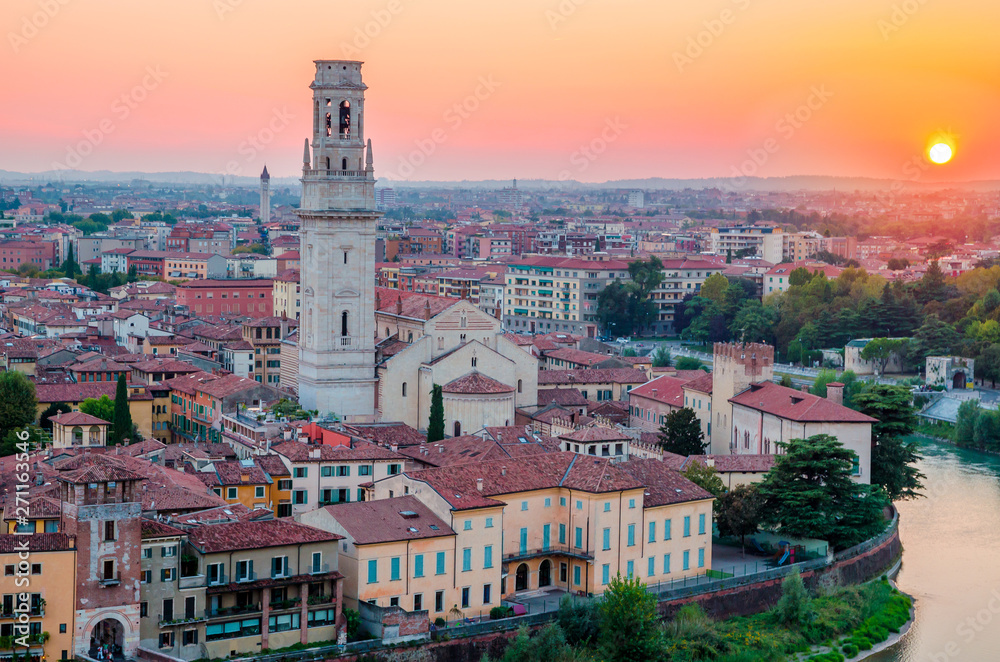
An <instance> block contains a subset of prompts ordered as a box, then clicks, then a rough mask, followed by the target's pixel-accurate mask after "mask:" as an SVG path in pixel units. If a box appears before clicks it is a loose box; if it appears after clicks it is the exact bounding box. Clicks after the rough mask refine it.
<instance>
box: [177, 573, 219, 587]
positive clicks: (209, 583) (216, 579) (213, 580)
mask: <svg viewBox="0 0 1000 662" xmlns="http://www.w3.org/2000/svg"><path fill="white" fill-rule="evenodd" d="M181 581H184V579H183V578H182V579H181ZM228 583H229V580H228V579H227V578H226V573H224V572H221V573H219V574H218V575H215V576H214V577H213V576H211V575H209V577H208V581H207V582H205V586H222V585H223V584H228ZM181 588H184V587H183V586H182V587H181Z"/></svg>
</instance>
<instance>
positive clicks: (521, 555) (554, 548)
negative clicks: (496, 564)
mask: <svg viewBox="0 0 1000 662" xmlns="http://www.w3.org/2000/svg"><path fill="white" fill-rule="evenodd" d="M552 555H561V556H569V557H572V558H575V559H583V560H585V561H593V560H594V555H593V553H591V552H589V551H587V550H586V549H580V548H579V547H573V546H571V545H548V546H542V547H536V548H527V547H524V548H521V549H520V550H518V551H516V552H507V553H505V554H504V555H503V560H504V561H505V562H506V561H524V560H526V559H533V558H537V557H539V556H552Z"/></svg>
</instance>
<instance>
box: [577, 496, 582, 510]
mask: <svg viewBox="0 0 1000 662" xmlns="http://www.w3.org/2000/svg"><path fill="white" fill-rule="evenodd" d="M576 509H577V510H583V501H580V500H579V499H577V502H576Z"/></svg>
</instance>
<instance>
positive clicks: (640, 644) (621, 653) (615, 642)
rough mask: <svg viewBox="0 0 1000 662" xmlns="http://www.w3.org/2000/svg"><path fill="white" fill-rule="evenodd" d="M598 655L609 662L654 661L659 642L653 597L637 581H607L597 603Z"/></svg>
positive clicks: (661, 643)
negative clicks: (599, 652)
mask: <svg viewBox="0 0 1000 662" xmlns="http://www.w3.org/2000/svg"><path fill="white" fill-rule="evenodd" d="M599 609H600V614H601V630H600V637H599V644H600V651H601V654H602V655H603V656H604V657H605V659H607V660H609V661H610V662H640V661H642V660H658V659H660V656H661V655H662V653H663V639H662V635H661V633H660V623H659V618H658V617H657V613H656V597H655V596H654V595H653V594H651V593H649V592H648V591H647V590H646V585H645V584H643V583H642V582H641V581H640V580H639V579H638V578H634V579H633V578H628V577H622V575H621V574H618V575H616V576H615V577H613V578H612V579H611V583H610V584H608V587H607V589H605V591H604V597H603V599H602V600H601V603H600V607H599Z"/></svg>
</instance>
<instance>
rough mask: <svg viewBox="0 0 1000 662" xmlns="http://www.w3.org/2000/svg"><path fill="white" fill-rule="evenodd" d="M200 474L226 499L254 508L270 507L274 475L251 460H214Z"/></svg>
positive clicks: (206, 482) (205, 481)
mask: <svg viewBox="0 0 1000 662" xmlns="http://www.w3.org/2000/svg"><path fill="white" fill-rule="evenodd" d="M198 478H200V479H201V480H202V482H204V483H205V484H206V485H208V486H209V487H210V488H211V489H212V491H213V492H215V493H216V494H217V495H218V496H220V497H222V498H223V499H225V500H226V503H230V504H232V503H242V504H243V505H244V506H246V507H247V508H249V509H251V510H254V509H258V508H268V507H269V506H268V504H269V502H270V500H269V492H270V491H271V478H270V476H268V475H267V473H266V472H265V471H264V470H263V469H261V468H260V467H258V466H257V465H256V464H254V463H253V461H252V460H242V461H241V460H234V461H229V462H219V461H216V462H212V463H211V464H208V465H206V466H205V468H204V469H202V470H201V471H199V472H198Z"/></svg>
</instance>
